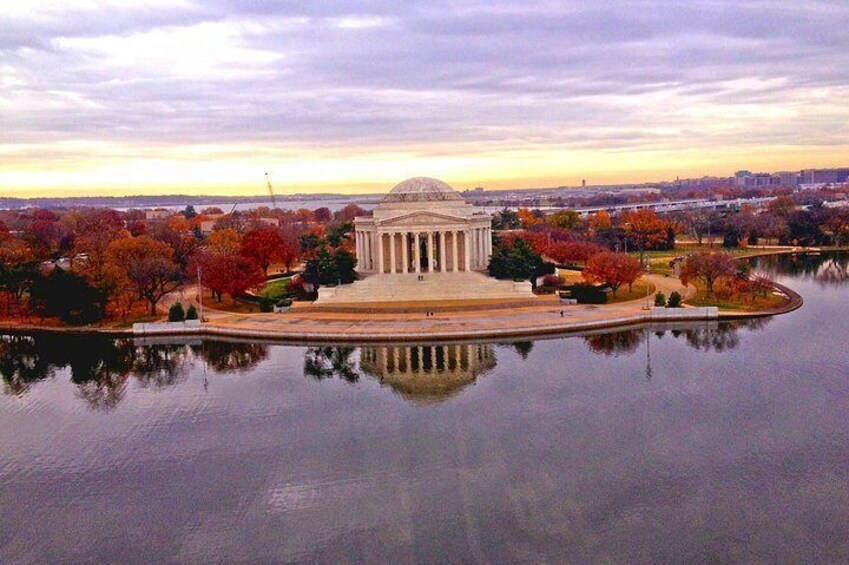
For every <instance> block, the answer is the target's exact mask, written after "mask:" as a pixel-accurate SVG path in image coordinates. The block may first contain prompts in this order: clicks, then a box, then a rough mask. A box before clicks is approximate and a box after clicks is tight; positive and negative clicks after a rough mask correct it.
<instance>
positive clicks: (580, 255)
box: [547, 241, 604, 264]
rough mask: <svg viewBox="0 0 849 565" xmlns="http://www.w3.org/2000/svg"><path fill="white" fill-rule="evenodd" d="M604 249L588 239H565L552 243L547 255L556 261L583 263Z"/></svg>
mask: <svg viewBox="0 0 849 565" xmlns="http://www.w3.org/2000/svg"><path fill="white" fill-rule="evenodd" d="M602 251H604V249H603V248H602V247H601V246H600V245H596V244H595V243H592V242H590V241H566V242H559V243H555V244H553V245H552V246H551V247H549V249H548V253H547V255H548V256H549V257H551V258H552V259H554V260H555V261H557V262H558V263H561V264H562V263H584V264H586V262H587V261H588V260H589V258H590V257H592V256H593V255H595V254H596V253H601V252H602Z"/></svg>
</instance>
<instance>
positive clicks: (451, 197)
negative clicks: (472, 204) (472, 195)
mask: <svg viewBox="0 0 849 565" xmlns="http://www.w3.org/2000/svg"><path fill="white" fill-rule="evenodd" d="M445 201H463V197H462V196H460V193H458V192H457V191H456V190H454V189H453V188H451V187H450V186H449V185H448V184H446V183H444V182H442V181H441V180H438V179H432V178H429V177H414V178H411V179H407V180H405V181H404V182H401V183H398V184H397V185H395V187H394V188H393V189H392V190H390V191H389V194H387V195H386V196H385V197H384V198H383V200H382V201H381V202H386V203H390V202H399V203H400V202H445Z"/></svg>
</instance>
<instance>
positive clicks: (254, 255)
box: [241, 227, 283, 274]
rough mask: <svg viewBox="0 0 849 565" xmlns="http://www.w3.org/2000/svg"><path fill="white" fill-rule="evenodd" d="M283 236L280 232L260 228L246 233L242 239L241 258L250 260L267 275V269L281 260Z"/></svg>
mask: <svg viewBox="0 0 849 565" xmlns="http://www.w3.org/2000/svg"><path fill="white" fill-rule="evenodd" d="M282 247H283V236H281V235H280V230H278V229H276V228H270V227H261V228H257V229H254V230H251V231H249V232H247V233H246V234H245V235H244V236H243V237H242V253H241V254H242V256H243V257H247V258H248V259H252V260H253V261H254V262H255V263H256V264H257V265H259V266H260V268H262V272H263V273H265V274H268V267H269V266H270V265H271V263H273V262H274V261H280V260H281V258H282Z"/></svg>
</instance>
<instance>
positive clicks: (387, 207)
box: [354, 177, 492, 274]
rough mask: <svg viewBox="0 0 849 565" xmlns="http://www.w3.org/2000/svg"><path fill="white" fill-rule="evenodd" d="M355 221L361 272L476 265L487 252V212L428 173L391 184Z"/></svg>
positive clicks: (489, 225) (489, 250)
mask: <svg viewBox="0 0 849 565" xmlns="http://www.w3.org/2000/svg"><path fill="white" fill-rule="evenodd" d="M354 226H355V234H356V245H357V258H358V270H359V271H360V272H362V273H377V274H394V273H411V272H415V273H423V272H428V273H433V272H439V273H447V272H454V273H456V272H459V271H481V270H484V269H486V267H487V265H488V264H489V256H490V254H491V253H492V217H491V216H490V215H489V214H487V213H486V212H483V211H477V210H475V209H474V207H473V206H472V205H471V204H469V203H468V202H466V201H465V200H464V199H463V197H462V196H460V194H459V193H458V192H457V191H455V190H454V189H453V188H451V187H450V186H448V185H447V184H445V183H444V182H442V181H440V180H436V179H431V178H425V177H416V178H412V179H408V180H405V181H404V182H402V183H401V184H398V185H396V186H395V188H393V189H392V190H390V191H389V194H387V195H386V196H385V197H384V198H383V200H381V202H380V204H379V205H378V206H377V208H375V210H374V216H372V217H359V218H355V219H354Z"/></svg>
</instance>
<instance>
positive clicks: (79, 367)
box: [0, 334, 268, 410]
mask: <svg viewBox="0 0 849 565" xmlns="http://www.w3.org/2000/svg"><path fill="white" fill-rule="evenodd" d="M193 356H194V357H195V358H202V359H204V360H206V361H207V362H209V364H210V366H211V367H212V369H213V370H214V371H216V372H218V373H224V372H231V371H247V370H249V369H250V368H252V367H254V366H256V365H257V364H258V363H259V362H261V361H262V360H264V359H266V357H267V356H268V346H265V345H261V344H253V343H229V342H224V341H216V342H205V343H204V346H195V347H189V346H188V345H184V344H167V343H166V344H151V345H138V344H136V343H134V342H133V340H131V339H117V340H112V339H103V338H93V337H88V336H79V335H62V334H36V335H21V336H18V335H0V377H2V380H3V392H4V394H8V395H22V394H25V393H26V392H27V391H28V390H29V389H30V388H31V386H32V385H33V384H34V383H36V382H39V381H42V380H45V379H48V378H53V377H54V376H55V374H56V372H57V371H58V370H62V369H69V370H70V380H71V382H72V383H74V384H75V385H76V386H77V393H78V396H79V398H81V399H82V400H84V401H85V402H86V404H87V405H88V406H89V407H90V408H91V409H93V410H111V409H112V408H114V407H115V406H117V405H118V404H119V403H120V402H121V400H122V399H123V397H124V394H125V392H126V389H127V383H128V381H129V379H130V377H135V378H136V380H137V381H138V382H139V384H140V385H141V386H143V387H151V388H165V387H170V386H173V385H174V384H176V383H178V382H180V381H181V380H182V379H183V378H185V376H186V375H187V373H188V368H189V367H191V360H192V357H193Z"/></svg>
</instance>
